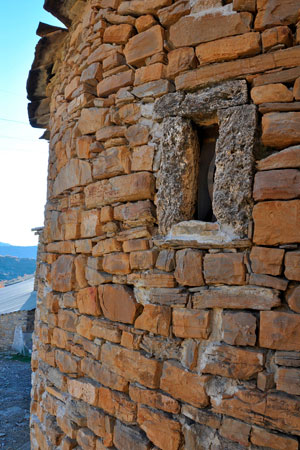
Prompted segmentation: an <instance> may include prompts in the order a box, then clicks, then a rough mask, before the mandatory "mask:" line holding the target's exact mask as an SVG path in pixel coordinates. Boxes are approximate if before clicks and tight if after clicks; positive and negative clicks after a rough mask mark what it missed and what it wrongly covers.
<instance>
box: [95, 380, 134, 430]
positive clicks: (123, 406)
mask: <svg viewBox="0 0 300 450" xmlns="http://www.w3.org/2000/svg"><path fill="white" fill-rule="evenodd" d="M98 406H99V407H100V408H101V409H103V410H104V411H106V412H107V413H108V414H110V415H111V416H114V417H116V418H117V419H120V420H122V421H123V422H125V423H128V424H130V423H134V422H135V421H136V405H135V404H134V403H133V402H131V401H130V400H129V399H128V397H127V396H125V395H124V394H122V393H120V392H116V391H111V390H110V389H107V388H104V387H100V388H99V401H98Z"/></svg>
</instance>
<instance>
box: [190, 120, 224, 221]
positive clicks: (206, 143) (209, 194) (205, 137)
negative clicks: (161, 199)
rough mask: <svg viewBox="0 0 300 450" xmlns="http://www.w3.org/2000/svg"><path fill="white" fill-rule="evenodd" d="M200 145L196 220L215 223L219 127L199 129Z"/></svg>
mask: <svg viewBox="0 0 300 450" xmlns="http://www.w3.org/2000/svg"><path fill="white" fill-rule="evenodd" d="M197 131H198V139H199V144H200V156H199V169H198V191H197V199H196V208H195V216H194V219H195V220H201V221H204V222H215V221H216V218H215V216H214V213H213V209H212V202H213V184H214V176H215V156H216V142H217V139H218V134H219V128H218V125H212V126H210V127H197Z"/></svg>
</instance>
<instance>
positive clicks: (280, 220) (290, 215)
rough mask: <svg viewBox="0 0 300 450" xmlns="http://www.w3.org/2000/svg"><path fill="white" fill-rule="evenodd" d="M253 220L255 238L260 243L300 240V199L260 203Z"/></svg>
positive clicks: (255, 207) (254, 210)
mask: <svg viewBox="0 0 300 450" xmlns="http://www.w3.org/2000/svg"><path fill="white" fill-rule="evenodd" d="M253 220H254V237H253V240H254V242H255V243H256V244H258V245H277V244H292V243H295V242H300V227H299V223H300V200H290V201H273V202H272V201H270V202H262V203H258V204H257V205H255V206H254V208H253Z"/></svg>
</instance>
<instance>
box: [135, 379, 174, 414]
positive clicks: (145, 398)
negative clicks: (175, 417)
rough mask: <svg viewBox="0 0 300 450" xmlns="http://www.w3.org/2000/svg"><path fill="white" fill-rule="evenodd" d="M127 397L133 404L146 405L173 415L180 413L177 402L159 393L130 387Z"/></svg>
mask: <svg viewBox="0 0 300 450" xmlns="http://www.w3.org/2000/svg"><path fill="white" fill-rule="evenodd" d="M129 395H130V398H131V400H133V401H134V402H136V403H142V404H144V405H148V406H150V407H151V408H156V409H162V410H163V411H166V412H169V413H173V414H177V413H179V411H180V406H179V403H178V401H177V400H174V399H173V398H172V397H169V396H168V395H164V394H162V393H161V392H156V391H152V390H150V389H145V388H140V387H138V386H134V385H130V387H129Z"/></svg>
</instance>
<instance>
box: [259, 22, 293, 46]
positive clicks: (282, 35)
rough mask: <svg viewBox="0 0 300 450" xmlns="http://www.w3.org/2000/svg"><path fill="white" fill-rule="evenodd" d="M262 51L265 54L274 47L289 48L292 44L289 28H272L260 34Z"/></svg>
mask: <svg viewBox="0 0 300 450" xmlns="http://www.w3.org/2000/svg"><path fill="white" fill-rule="evenodd" d="M261 40H262V46H263V50H264V51H265V52H266V51H268V50H270V49H271V48H272V47H275V46H276V45H283V46H286V47H289V46H290V45H292V42H293V35H292V32H291V30H290V28H289V27H287V26H282V27H274V28H270V29H269V30H265V31H264V32H263V33H262V34H261Z"/></svg>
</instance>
